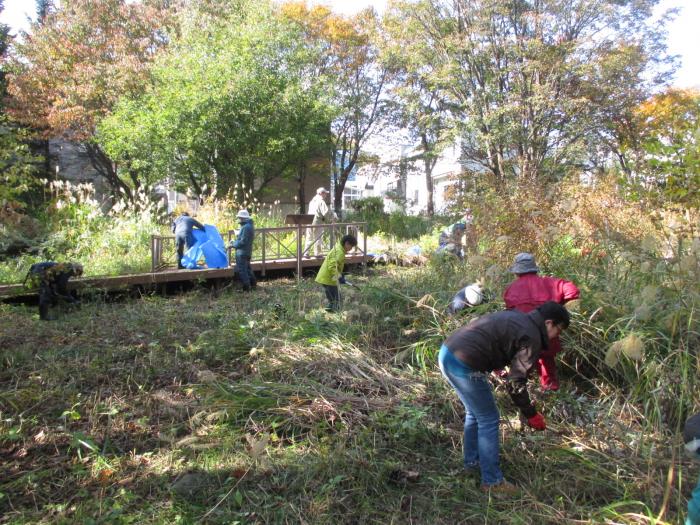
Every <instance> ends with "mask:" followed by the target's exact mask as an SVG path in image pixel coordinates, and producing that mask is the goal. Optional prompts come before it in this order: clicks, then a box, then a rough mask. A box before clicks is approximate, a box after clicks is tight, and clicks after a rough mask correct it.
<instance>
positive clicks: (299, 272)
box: [297, 224, 304, 282]
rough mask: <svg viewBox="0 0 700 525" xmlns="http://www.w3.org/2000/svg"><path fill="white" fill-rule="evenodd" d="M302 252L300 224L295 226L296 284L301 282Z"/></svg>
mask: <svg viewBox="0 0 700 525" xmlns="http://www.w3.org/2000/svg"><path fill="white" fill-rule="evenodd" d="M303 251H304V248H303V247H302V245H301V224H297V282H300V281H301V268H302V264H301V263H302V252H303Z"/></svg>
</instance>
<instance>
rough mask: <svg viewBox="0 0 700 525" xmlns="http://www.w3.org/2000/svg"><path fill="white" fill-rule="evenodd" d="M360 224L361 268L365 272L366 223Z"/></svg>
mask: <svg viewBox="0 0 700 525" xmlns="http://www.w3.org/2000/svg"><path fill="white" fill-rule="evenodd" d="M360 224H362V225H363V226H362V267H363V270H364V272H365V273H366V272H367V223H366V222H365V223H360Z"/></svg>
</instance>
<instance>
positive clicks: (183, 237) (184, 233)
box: [172, 211, 204, 270]
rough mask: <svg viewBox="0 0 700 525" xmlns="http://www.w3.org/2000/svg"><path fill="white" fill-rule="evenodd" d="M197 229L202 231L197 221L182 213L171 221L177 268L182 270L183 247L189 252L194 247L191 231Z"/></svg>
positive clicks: (184, 212) (202, 227)
mask: <svg viewBox="0 0 700 525" xmlns="http://www.w3.org/2000/svg"><path fill="white" fill-rule="evenodd" d="M193 228H199V229H200V230H204V226H202V223H200V222H199V221H197V220H195V219H193V218H192V217H190V214H189V213H187V212H186V211H183V212H182V214H181V215H180V216H179V217H178V218H177V219H175V220H174V221H173V225H172V231H173V233H174V234H175V243H176V244H177V267H178V269H180V270H181V269H183V268H184V266H183V265H182V256H183V255H184V253H185V246H187V249H188V250H189V249H190V248H191V247H192V246H193V245H194V235H192V229H193Z"/></svg>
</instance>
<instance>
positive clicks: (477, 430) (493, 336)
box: [438, 301, 569, 494]
mask: <svg viewBox="0 0 700 525" xmlns="http://www.w3.org/2000/svg"><path fill="white" fill-rule="evenodd" d="M568 326H569V312H568V311H567V309H566V308H564V307H563V306H561V305H560V304H557V303H555V302H553V301H549V302H546V303H544V304H543V305H541V306H540V307H538V308H537V309H535V310H533V311H531V312H529V313H522V312H519V311H517V310H508V311H505V312H496V313H493V314H489V315H485V316H484V317H481V318H480V319H477V320H476V321H474V322H472V323H470V324H468V325H465V326H462V327H461V328H458V329H457V330H455V331H454V332H453V333H452V334H451V335H450V336H449V337H448V338H447V339H446V340H445V342H444V344H443V345H442V347H441V348H440V353H439V355H438V362H439V364H440V370H441V371H442V374H443V375H444V376H445V378H446V379H447V381H448V383H450V385H451V386H452V388H454V389H455V390H456V392H457V396H458V397H459V399H460V400H461V401H462V404H463V405H464V410H465V418H464V444H463V450H464V469H465V470H466V471H468V472H471V471H474V472H476V471H480V472H481V490H483V491H484V492H489V491H493V492H496V493H503V494H515V493H517V492H518V488H517V487H516V486H515V485H513V484H511V483H509V482H508V481H506V480H505V479H504V477H503V473H502V472H501V468H500V461H499V432H498V426H499V422H500V414H499V412H498V407H497V406H496V399H495V398H494V395H493V387H492V386H491V383H490V382H489V373H490V372H492V371H493V370H499V369H502V368H504V367H506V366H508V367H509V368H510V370H509V372H508V376H507V390H508V393H509V394H510V397H511V398H512V400H513V402H514V403H515V405H516V406H517V407H518V408H519V409H520V411H521V412H522V414H523V416H524V417H525V418H526V420H527V424H528V425H529V426H530V427H532V428H534V429H535V430H545V428H546V424H545V420H544V417H543V416H542V414H540V413H539V412H538V411H537V409H536V408H535V406H534V405H533V404H532V402H531V401H530V396H529V394H528V392H527V376H528V373H529V372H530V370H531V369H532V368H533V367H534V366H535V365H536V364H537V359H538V358H539V355H540V352H541V351H542V350H543V349H546V348H547V344H548V342H549V340H550V339H552V338H554V337H558V336H559V334H560V333H561V331H562V330H564V329H566V328H567V327H568Z"/></svg>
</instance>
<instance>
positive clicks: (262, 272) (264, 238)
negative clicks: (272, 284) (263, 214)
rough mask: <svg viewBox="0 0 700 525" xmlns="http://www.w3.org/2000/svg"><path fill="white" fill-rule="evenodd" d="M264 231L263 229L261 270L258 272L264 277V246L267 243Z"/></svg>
mask: <svg viewBox="0 0 700 525" xmlns="http://www.w3.org/2000/svg"><path fill="white" fill-rule="evenodd" d="M265 233H266V231H265V230H263V232H262V271H261V272H260V274H261V275H262V276H263V277H265V247H266V244H267V243H266V242H265V241H266V239H267V236H266V235H265Z"/></svg>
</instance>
